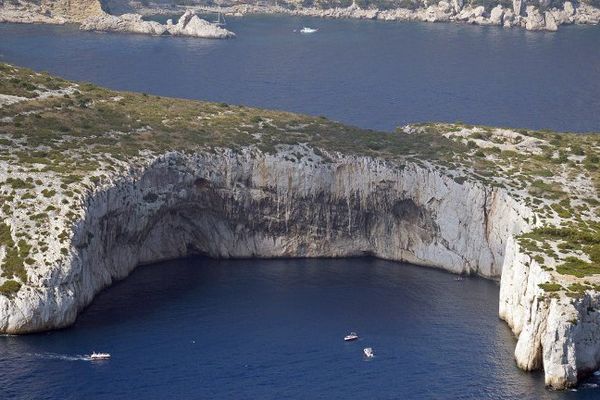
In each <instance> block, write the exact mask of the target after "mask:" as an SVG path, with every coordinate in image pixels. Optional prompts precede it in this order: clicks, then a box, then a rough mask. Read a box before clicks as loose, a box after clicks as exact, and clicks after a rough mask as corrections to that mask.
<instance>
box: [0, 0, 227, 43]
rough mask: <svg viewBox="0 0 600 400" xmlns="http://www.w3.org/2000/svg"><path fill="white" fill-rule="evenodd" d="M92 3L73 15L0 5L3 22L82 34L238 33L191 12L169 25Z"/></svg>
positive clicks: (68, 10)
mask: <svg viewBox="0 0 600 400" xmlns="http://www.w3.org/2000/svg"><path fill="white" fill-rule="evenodd" d="M90 3H91V5H92V7H87V8H84V10H85V11H84V12H74V10H73V7H71V6H70V5H69V6H67V7H65V8H57V7H56V3H48V4H45V3H44V2H42V4H41V5H37V4H33V3H24V2H22V3H20V4H19V5H5V6H0V22H7V23H21V24H36V23H43V24H56V25H63V24H67V23H73V24H78V25H79V28H80V29H81V30H82V31H102V32H129V33H141V34H148V35H157V36H160V35H171V36H189V37H196V38H204V39H228V38H233V37H235V33H233V32H231V31H228V30H227V29H224V28H222V27H220V26H217V25H215V24H213V23H210V22H208V21H206V20H204V19H202V18H200V17H198V16H197V15H196V14H195V13H194V12H193V11H191V10H187V11H185V12H183V15H182V16H181V17H180V18H179V19H178V21H177V23H173V21H172V20H171V19H170V20H168V21H167V23H166V24H161V23H159V22H156V21H148V20H144V18H143V16H142V15H140V14H135V13H128V14H123V15H118V16H117V15H111V14H109V13H107V12H105V11H104V10H103V9H102V7H101V6H100V3H99V2H97V1H96V0H90ZM69 4H71V3H69ZM93 6H95V7H93Z"/></svg>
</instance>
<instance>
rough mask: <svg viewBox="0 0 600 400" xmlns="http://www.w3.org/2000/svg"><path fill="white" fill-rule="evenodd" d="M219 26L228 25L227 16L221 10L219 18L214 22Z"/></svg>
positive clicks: (218, 14)
mask: <svg viewBox="0 0 600 400" xmlns="http://www.w3.org/2000/svg"><path fill="white" fill-rule="evenodd" d="M213 23H214V24H215V25H217V26H225V25H227V21H225V16H224V15H223V13H222V12H221V11H219V12H218V13H217V19H216V21H214V22H213Z"/></svg>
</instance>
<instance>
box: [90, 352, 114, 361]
mask: <svg viewBox="0 0 600 400" xmlns="http://www.w3.org/2000/svg"><path fill="white" fill-rule="evenodd" d="M109 358H110V354H108V353H96V352H95V351H94V352H93V353H92V355H91V356H90V360H108V359H109Z"/></svg>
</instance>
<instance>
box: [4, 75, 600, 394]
mask: <svg viewBox="0 0 600 400" xmlns="http://www.w3.org/2000/svg"><path fill="white" fill-rule="evenodd" d="M0 71H1V74H0V93H1V95H0V128H1V131H2V132H3V133H2V134H1V135H0V139H1V141H0V148H1V149H2V152H3V154H4V156H3V158H2V159H0V182H2V185H0V200H1V204H2V205H1V207H0V271H1V273H0V332H3V333H10V334H23V333H28V332H37V331H44V330H49V329H56V328H61V327H65V326H68V325H69V324H71V323H73V322H74V321H75V319H76V317H77V314H78V313H79V312H80V311H81V310H82V309H83V308H84V307H85V306H86V305H88V304H89V303H90V302H91V301H92V300H93V298H94V296H95V295H96V294H97V293H98V292H99V291H100V290H102V289H103V288H105V287H107V286H110V285H111V284H112V283H113V282H115V281H116V280H119V279H123V278H125V277H126V276H127V275H128V274H129V273H130V272H131V271H132V270H133V269H134V268H135V267H136V266H137V265H140V264H145V263H150V262H155V261H159V260H164V259H171V258H177V257H182V256H186V255H190V254H205V255H209V256H212V257H224V258H227V257H266V258H272V257H346V256H360V255H372V256H376V257H380V258H384V259H389V260H397V261H406V262H410V263H414V264H418V265H423V266H430V267H437V268H442V269H445V270H447V271H450V272H454V273H461V274H477V275H480V276H483V277H486V278H489V279H496V280H498V279H499V280H500V307H499V315H500V317H501V318H502V319H503V320H505V321H506V322H507V323H508V324H509V326H510V327H511V329H512V331H513V332H514V334H515V336H516V337H517V345H516V348H515V359H516V361H517V365H518V366H519V367H520V368H522V369H524V370H527V371H529V370H539V369H543V370H544V373H545V381H546V384H547V385H548V386H550V387H552V388H555V389H565V388H568V387H573V386H576V385H577V383H578V382H579V381H580V380H581V379H583V378H584V377H585V376H586V375H588V374H590V373H592V372H593V371H595V370H597V369H598V368H599V367H600V265H599V263H600V258H599V256H600V219H599V217H598V215H599V214H598V209H599V208H600V201H599V200H598V187H600V171H599V170H598V166H597V164H598V149H599V148H600V147H599V146H598V136H597V135H594V134H589V135H586V134H578V135H574V134H573V135H568V134H557V133H551V132H541V131H527V130H509V129H500V128H488V127H477V126H467V125H454V124H423V125H414V126H406V127H403V128H401V129H399V130H398V132H396V133H394V134H392V133H386V134H383V133H377V132H372V131H371V132H369V131H363V130H360V129H357V128H352V127H348V126H344V125H342V124H339V123H335V122H332V121H328V120H327V119H323V118H318V117H308V116H301V115H297V114H291V113H282V112H275V111H268V110H258V109H253V108H247V107H243V106H231V105H227V104H222V103H221V104H215V103H205V102H195V101H189V100H178V99H169V98H161V97H154V96H152V97H150V96H146V95H143V94H135V93H125V92H114V91H109V90H106V89H102V88H99V87H96V86H94V85H90V84H77V83H73V82H69V81H66V80H61V79H58V78H53V77H51V76H49V75H46V74H39V73H34V72H32V71H29V70H26V69H21V68H17V67H13V66H8V65H2V64H0ZM48 121H50V122H51V123H52V124H53V125H52V127H51V128H49V125H48V124H49V122H48ZM550 169H551V170H552V171H554V172H549V171H550Z"/></svg>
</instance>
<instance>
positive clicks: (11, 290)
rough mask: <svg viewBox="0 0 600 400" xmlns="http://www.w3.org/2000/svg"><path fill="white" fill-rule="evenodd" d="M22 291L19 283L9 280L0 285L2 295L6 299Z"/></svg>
mask: <svg viewBox="0 0 600 400" xmlns="http://www.w3.org/2000/svg"><path fill="white" fill-rule="evenodd" d="M20 289H21V284H20V283H19V282H17V281H13V280H8V281H5V282H4V283H3V284H2V285H0V294H1V295H4V296H6V297H12V296H14V295H15V294H16V293H17V292H18V291H19V290H20Z"/></svg>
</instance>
